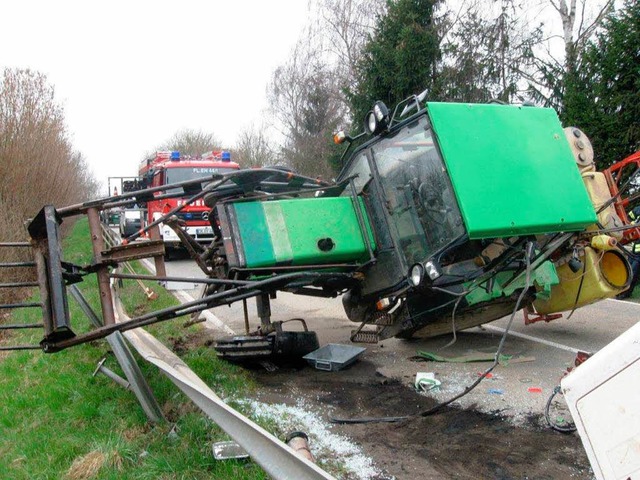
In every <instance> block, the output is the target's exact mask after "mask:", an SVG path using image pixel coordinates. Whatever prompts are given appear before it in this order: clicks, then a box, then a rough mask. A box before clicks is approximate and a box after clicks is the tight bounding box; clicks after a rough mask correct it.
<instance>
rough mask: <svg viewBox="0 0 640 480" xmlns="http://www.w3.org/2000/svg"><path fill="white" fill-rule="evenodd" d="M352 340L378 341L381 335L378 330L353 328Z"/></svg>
mask: <svg viewBox="0 0 640 480" xmlns="http://www.w3.org/2000/svg"><path fill="white" fill-rule="evenodd" d="M351 341H352V342H354V343H378V342H379V341H380V336H379V335H378V332H372V331H366V332H363V331H357V330H351Z"/></svg>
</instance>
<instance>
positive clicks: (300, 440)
mask: <svg viewBox="0 0 640 480" xmlns="http://www.w3.org/2000/svg"><path fill="white" fill-rule="evenodd" d="M284 443H286V444H287V445H289V446H290V447H291V448H292V449H293V450H295V452H296V453H297V454H298V455H299V456H301V457H303V458H306V459H307V460H309V461H310V462H313V463H316V459H315V458H313V454H312V453H311V450H309V437H308V436H307V434H306V433H304V432H299V431H295V432H291V433H290V434H289V435H287V438H286V439H285V441H284Z"/></svg>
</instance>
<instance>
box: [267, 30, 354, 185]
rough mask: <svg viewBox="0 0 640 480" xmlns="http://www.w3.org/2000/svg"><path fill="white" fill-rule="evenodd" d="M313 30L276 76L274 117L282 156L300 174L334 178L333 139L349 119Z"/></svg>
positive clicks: (271, 101) (270, 90)
mask: <svg viewBox="0 0 640 480" xmlns="http://www.w3.org/2000/svg"><path fill="white" fill-rule="evenodd" d="M317 39H318V37H317V36H316V35H315V34H314V33H313V32H312V31H311V30H308V31H307V35H306V36H304V37H302V38H301V39H300V40H299V41H298V43H297V44H296V46H295V48H294V50H293V52H292V54H291V56H290V58H289V60H288V61H287V62H286V63H285V64H283V65H281V66H280V67H278V68H277V69H276V70H275V72H274V73H273V76H272V80H271V83H270V84H269V87H268V89H267V95H268V98H269V105H270V112H271V114H272V115H273V117H274V119H275V120H276V124H277V125H278V126H279V131H280V133H281V134H282V137H283V139H284V140H283V145H282V150H281V154H282V155H283V157H284V160H285V162H286V163H287V164H288V165H290V166H291V167H292V168H293V169H295V170H296V171H299V172H300V173H304V174H307V175H312V176H317V175H320V176H323V177H326V178H329V177H331V176H332V175H333V167H332V164H331V157H332V155H333V153H334V152H333V149H334V147H333V145H332V143H331V137H332V134H333V132H334V131H335V129H336V128H337V127H338V126H340V124H341V123H342V122H343V121H344V118H345V113H346V110H345V106H344V103H343V102H342V101H341V98H340V85H339V82H338V81H337V78H336V75H335V73H334V72H333V71H332V70H331V69H330V68H329V67H328V66H327V64H326V63H325V62H324V60H323V52H322V49H321V43H319V42H317Z"/></svg>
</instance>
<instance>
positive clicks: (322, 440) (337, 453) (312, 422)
mask: <svg viewBox="0 0 640 480" xmlns="http://www.w3.org/2000/svg"><path fill="white" fill-rule="evenodd" d="M238 403H240V404H242V405H246V406H248V407H249V408H250V409H251V410H252V411H253V414H254V415H255V416H257V417H261V418H263V419H266V420H272V421H274V422H276V423H277V424H278V425H279V426H280V428H281V429H283V430H284V431H287V430H290V429H300V428H302V429H304V431H305V432H307V434H308V436H309V438H310V439H311V452H312V454H313V456H314V457H315V458H316V459H317V463H318V464H319V465H320V466H322V468H325V466H326V465H327V464H338V465H339V468H340V469H341V470H342V471H343V472H344V473H345V475H344V476H345V478H358V479H361V480H370V479H378V478H381V472H380V470H378V469H377V468H376V467H375V466H374V464H373V461H372V460H371V458H370V457H368V456H366V455H365V454H364V453H363V452H362V449H361V448H360V447H358V446H357V445H355V444H354V443H353V442H351V441H350V440H349V439H347V438H346V437H343V436H340V435H337V434H335V433H333V432H331V431H330V430H329V427H328V426H327V425H325V422H324V421H323V420H322V419H320V417H319V416H318V415H316V414H314V413H311V412H309V411H307V410H306V408H305V406H304V405H303V404H301V403H300V404H298V405H297V406H289V405H285V404H266V403H262V402H258V401H255V400H241V401H238Z"/></svg>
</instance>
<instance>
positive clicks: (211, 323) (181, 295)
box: [141, 259, 236, 335]
mask: <svg viewBox="0 0 640 480" xmlns="http://www.w3.org/2000/svg"><path fill="white" fill-rule="evenodd" d="M141 262H142V264H143V265H144V266H145V267H146V268H147V270H149V271H150V272H152V273H154V274H155V272H156V269H155V266H154V265H153V263H151V262H150V261H149V260H148V259H143V260H141ZM168 291H169V292H170V293H171V294H173V296H174V297H176V298H177V299H178V300H179V301H180V302H181V303H187V302H193V301H194V300H195V298H193V297H192V296H191V295H189V294H188V293H187V292H186V291H184V290H168ZM200 315H202V316H203V317H204V318H205V321H204V326H205V327H207V328H211V329H214V330H222V331H223V332H225V333H228V334H229V335H235V334H236V332H235V331H234V330H233V329H232V328H231V327H229V325H227V324H226V323H224V322H223V321H222V320H220V319H219V318H218V317H216V316H215V315H214V314H213V313H211V312H210V311H209V310H203V311H202V312H200Z"/></svg>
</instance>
